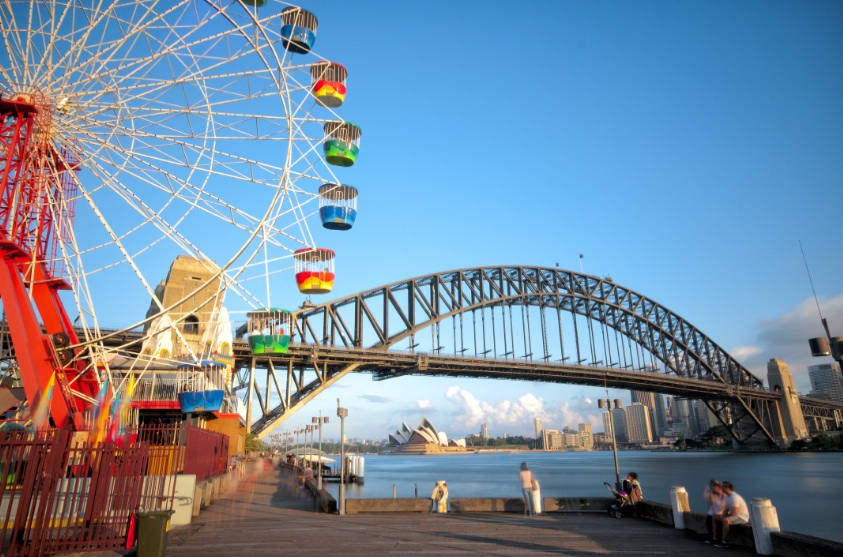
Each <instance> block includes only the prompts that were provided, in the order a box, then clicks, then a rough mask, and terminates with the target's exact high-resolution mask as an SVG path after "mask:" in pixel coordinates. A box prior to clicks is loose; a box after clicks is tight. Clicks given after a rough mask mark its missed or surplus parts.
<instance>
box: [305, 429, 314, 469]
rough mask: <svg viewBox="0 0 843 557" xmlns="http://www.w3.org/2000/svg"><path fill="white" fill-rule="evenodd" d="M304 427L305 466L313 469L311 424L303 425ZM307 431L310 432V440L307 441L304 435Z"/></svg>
mask: <svg viewBox="0 0 843 557" xmlns="http://www.w3.org/2000/svg"><path fill="white" fill-rule="evenodd" d="M304 429H305V443H307V466H308V468H310V469H311V470H313V461H312V460H311V459H312V458H313V426H312V425H306V426H304ZM308 433H309V434H310V441H309V442H308V441H307V437H306V436H307V434H308Z"/></svg>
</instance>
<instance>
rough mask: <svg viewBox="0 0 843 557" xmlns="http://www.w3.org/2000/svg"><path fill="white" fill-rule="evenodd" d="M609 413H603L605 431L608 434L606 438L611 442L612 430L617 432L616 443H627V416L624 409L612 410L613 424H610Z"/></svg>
mask: <svg viewBox="0 0 843 557" xmlns="http://www.w3.org/2000/svg"><path fill="white" fill-rule="evenodd" d="M609 416H610V413H609V412H603V431H605V432H606V436H607V437H608V438H609V440H610V441H611V437H610V436H611V431H612V428H614V430H615V441H617V442H618V443H626V440H627V437H626V416H625V415H624V410H623V408H612V410H611V416H612V418H611V419H612V423H611V424H609Z"/></svg>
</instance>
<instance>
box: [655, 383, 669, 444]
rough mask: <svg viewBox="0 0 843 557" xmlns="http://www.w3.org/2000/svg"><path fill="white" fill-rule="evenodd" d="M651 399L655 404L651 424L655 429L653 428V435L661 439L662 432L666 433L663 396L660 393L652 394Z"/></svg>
mask: <svg viewBox="0 0 843 557" xmlns="http://www.w3.org/2000/svg"><path fill="white" fill-rule="evenodd" d="M653 399H654V401H655V403H656V404H655V406H656V411H655V415H654V416H653V418H654V419H653V422H654V423H655V426H656V427H655V428H653V435H655V436H656V437H663V436H664V432H665V431H667V411H666V410H665V405H664V395H663V394H661V393H653Z"/></svg>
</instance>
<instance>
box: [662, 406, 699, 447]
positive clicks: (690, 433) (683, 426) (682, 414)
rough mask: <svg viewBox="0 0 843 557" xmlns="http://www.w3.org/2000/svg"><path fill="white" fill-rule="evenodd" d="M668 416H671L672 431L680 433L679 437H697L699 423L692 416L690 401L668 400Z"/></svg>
mask: <svg viewBox="0 0 843 557" xmlns="http://www.w3.org/2000/svg"><path fill="white" fill-rule="evenodd" d="M670 408H671V412H670V415H671V416H672V418H673V420H672V424H671V425H672V429H673V430H674V431H676V432H679V433H680V436H681V437H685V438H689V439H690V438H692V437H695V436H696V435H698V434H699V433H701V432H700V430H699V423H698V421H697V419H696V418H695V416H694V411H693V408H692V405H691V401H690V400H688V399H687V398H680V397H675V396H674V397H671V398H670Z"/></svg>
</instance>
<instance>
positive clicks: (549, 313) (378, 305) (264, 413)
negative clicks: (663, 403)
mask: <svg viewBox="0 0 843 557" xmlns="http://www.w3.org/2000/svg"><path fill="white" fill-rule="evenodd" d="M293 327H294V332H293V341H294V342H293V343H292V344H291V346H290V349H289V351H288V353H287V354H283V355H276V356H273V357H266V356H252V355H251V354H249V353H248V346H247V345H246V344H245V343H243V344H240V345H239V347H236V350H237V354H238V358H237V360H238V361H239V362H240V365H241V366H242V367H241V368H240V369H239V370H238V372H237V381H236V384H235V389H236V390H237V391H238V392H245V396H246V398H247V401H248V402H249V403H250V404H249V407H250V410H249V418H248V421H249V422H250V423H251V414H252V412H253V408H256V409H257V411H258V412H259V413H260V417H259V419H258V420H257V421H256V422H255V423H254V424H253V426H252V431H253V432H254V433H256V434H258V435H259V436H261V437H263V436H265V435H267V434H268V433H269V432H270V431H272V430H273V429H274V428H275V427H277V426H278V425H279V424H281V423H282V422H283V421H284V420H285V419H286V418H287V417H289V416H290V415H292V414H293V413H294V412H296V411H298V410H299V409H301V408H302V407H303V406H304V405H305V404H306V403H307V402H308V401H310V400H312V399H313V398H314V397H315V396H317V395H318V394H319V393H321V392H322V391H324V390H325V389H326V388H328V387H330V386H331V385H333V384H335V383H337V382H338V381H339V380H340V379H342V377H344V376H345V375H347V374H348V373H351V372H369V373H372V374H373V375H374V378H375V379H377V380H383V379H389V378H394V377H399V376H402V375H408V374H414V375H438V376H458V377H482V378H495V379H520V380H528V381H540V382H552V383H574V384H581V385H592V386H601V387H603V386H605V387H607V388H608V387H612V388H621V389H632V390H639V391H652V392H659V393H665V394H674V395H678V396H683V397H688V398H693V399H701V400H703V401H704V402H705V404H706V406H707V407H708V408H709V409H710V410H711V411H712V412H713V413H714V414H715V415H716V416H717V417H718V419H719V420H720V421H721V422H722V423H723V424H724V425H726V426H727V427H728V428H729V430H730V432H731V433H732V435H733V436H734V438H735V439H736V440H737V441H738V442H740V443H745V442H747V441H750V440H753V439H754V440H759V439H760V440H766V441H768V442H775V434H774V432H773V431H772V430H771V424H772V423H774V420H775V419H777V416H778V406H777V405H778V401H779V399H780V397H781V395H780V394H779V393H775V392H771V391H769V390H767V389H765V388H764V384H763V381H762V380H761V379H759V378H758V377H755V376H754V375H753V374H752V373H750V372H749V371H748V370H747V369H746V368H744V367H743V366H742V365H741V364H740V363H739V362H737V361H736V360H735V359H734V358H733V357H732V356H730V355H729V354H728V353H727V352H726V351H725V350H724V349H723V348H722V347H720V346H719V345H718V344H717V343H715V342H714V341H713V340H712V339H710V338H709V337H708V336H706V335H705V334H704V333H702V332H701V331H700V330H699V329H697V328H696V327H694V326H693V325H692V324H690V323H689V322H688V321H687V320H685V319H684V318H682V317H681V316H679V315H677V314H676V313H674V312H672V311H671V310H669V309H668V308H666V307H664V306H663V305H661V304H659V303H658V302H656V301H654V300H652V299H650V298H648V297H646V296H644V295H642V294H640V293H638V292H635V291H633V290H631V289H629V288H626V287H624V286H621V285H619V284H616V283H615V282H614V281H613V280H612V279H611V278H608V277H607V278H600V277H596V276H592V275H586V274H582V273H576V272H573V271H566V270H561V269H558V268H544V267H524V266H506V267H480V268H471V269H460V270H455V271H447V272H444V273H438V274H432V275H427V276H422V277H417V278H413V279H409V280H405V281H401V282H395V283H392V284H388V285H385V286H381V287H378V288H374V289H372V290H367V291H365V292H361V293H358V294H355V295H352V296H348V297H345V298H342V299H339V300H335V301H332V302H329V303H326V304H322V305H318V306H313V305H308V306H305V307H303V308H302V309H300V310H298V311H296V312H294V314H293ZM245 332H246V331H245V329H241V330H239V331H238V334H239V335H240V336H242V335H243V334H244V333H245ZM445 344H449V346H445ZM264 380H265V383H264ZM254 399H256V403H257V406H255V405H254V404H251V401H252V400H254ZM814 402H815V403H816V404H817V405H819V406H820V407H823V408H824V407H825V406H828V405H826V404H825V403H822V402H821V401H814ZM831 406H834V405H831ZM824 409H825V411H829V409H827V408H824ZM839 410H840V409H836V410H835V409H834V408H831V409H830V411H831V412H832V413H833V412H837V413H838V414H837V415H839ZM820 413H821V414H822V412H820Z"/></svg>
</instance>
